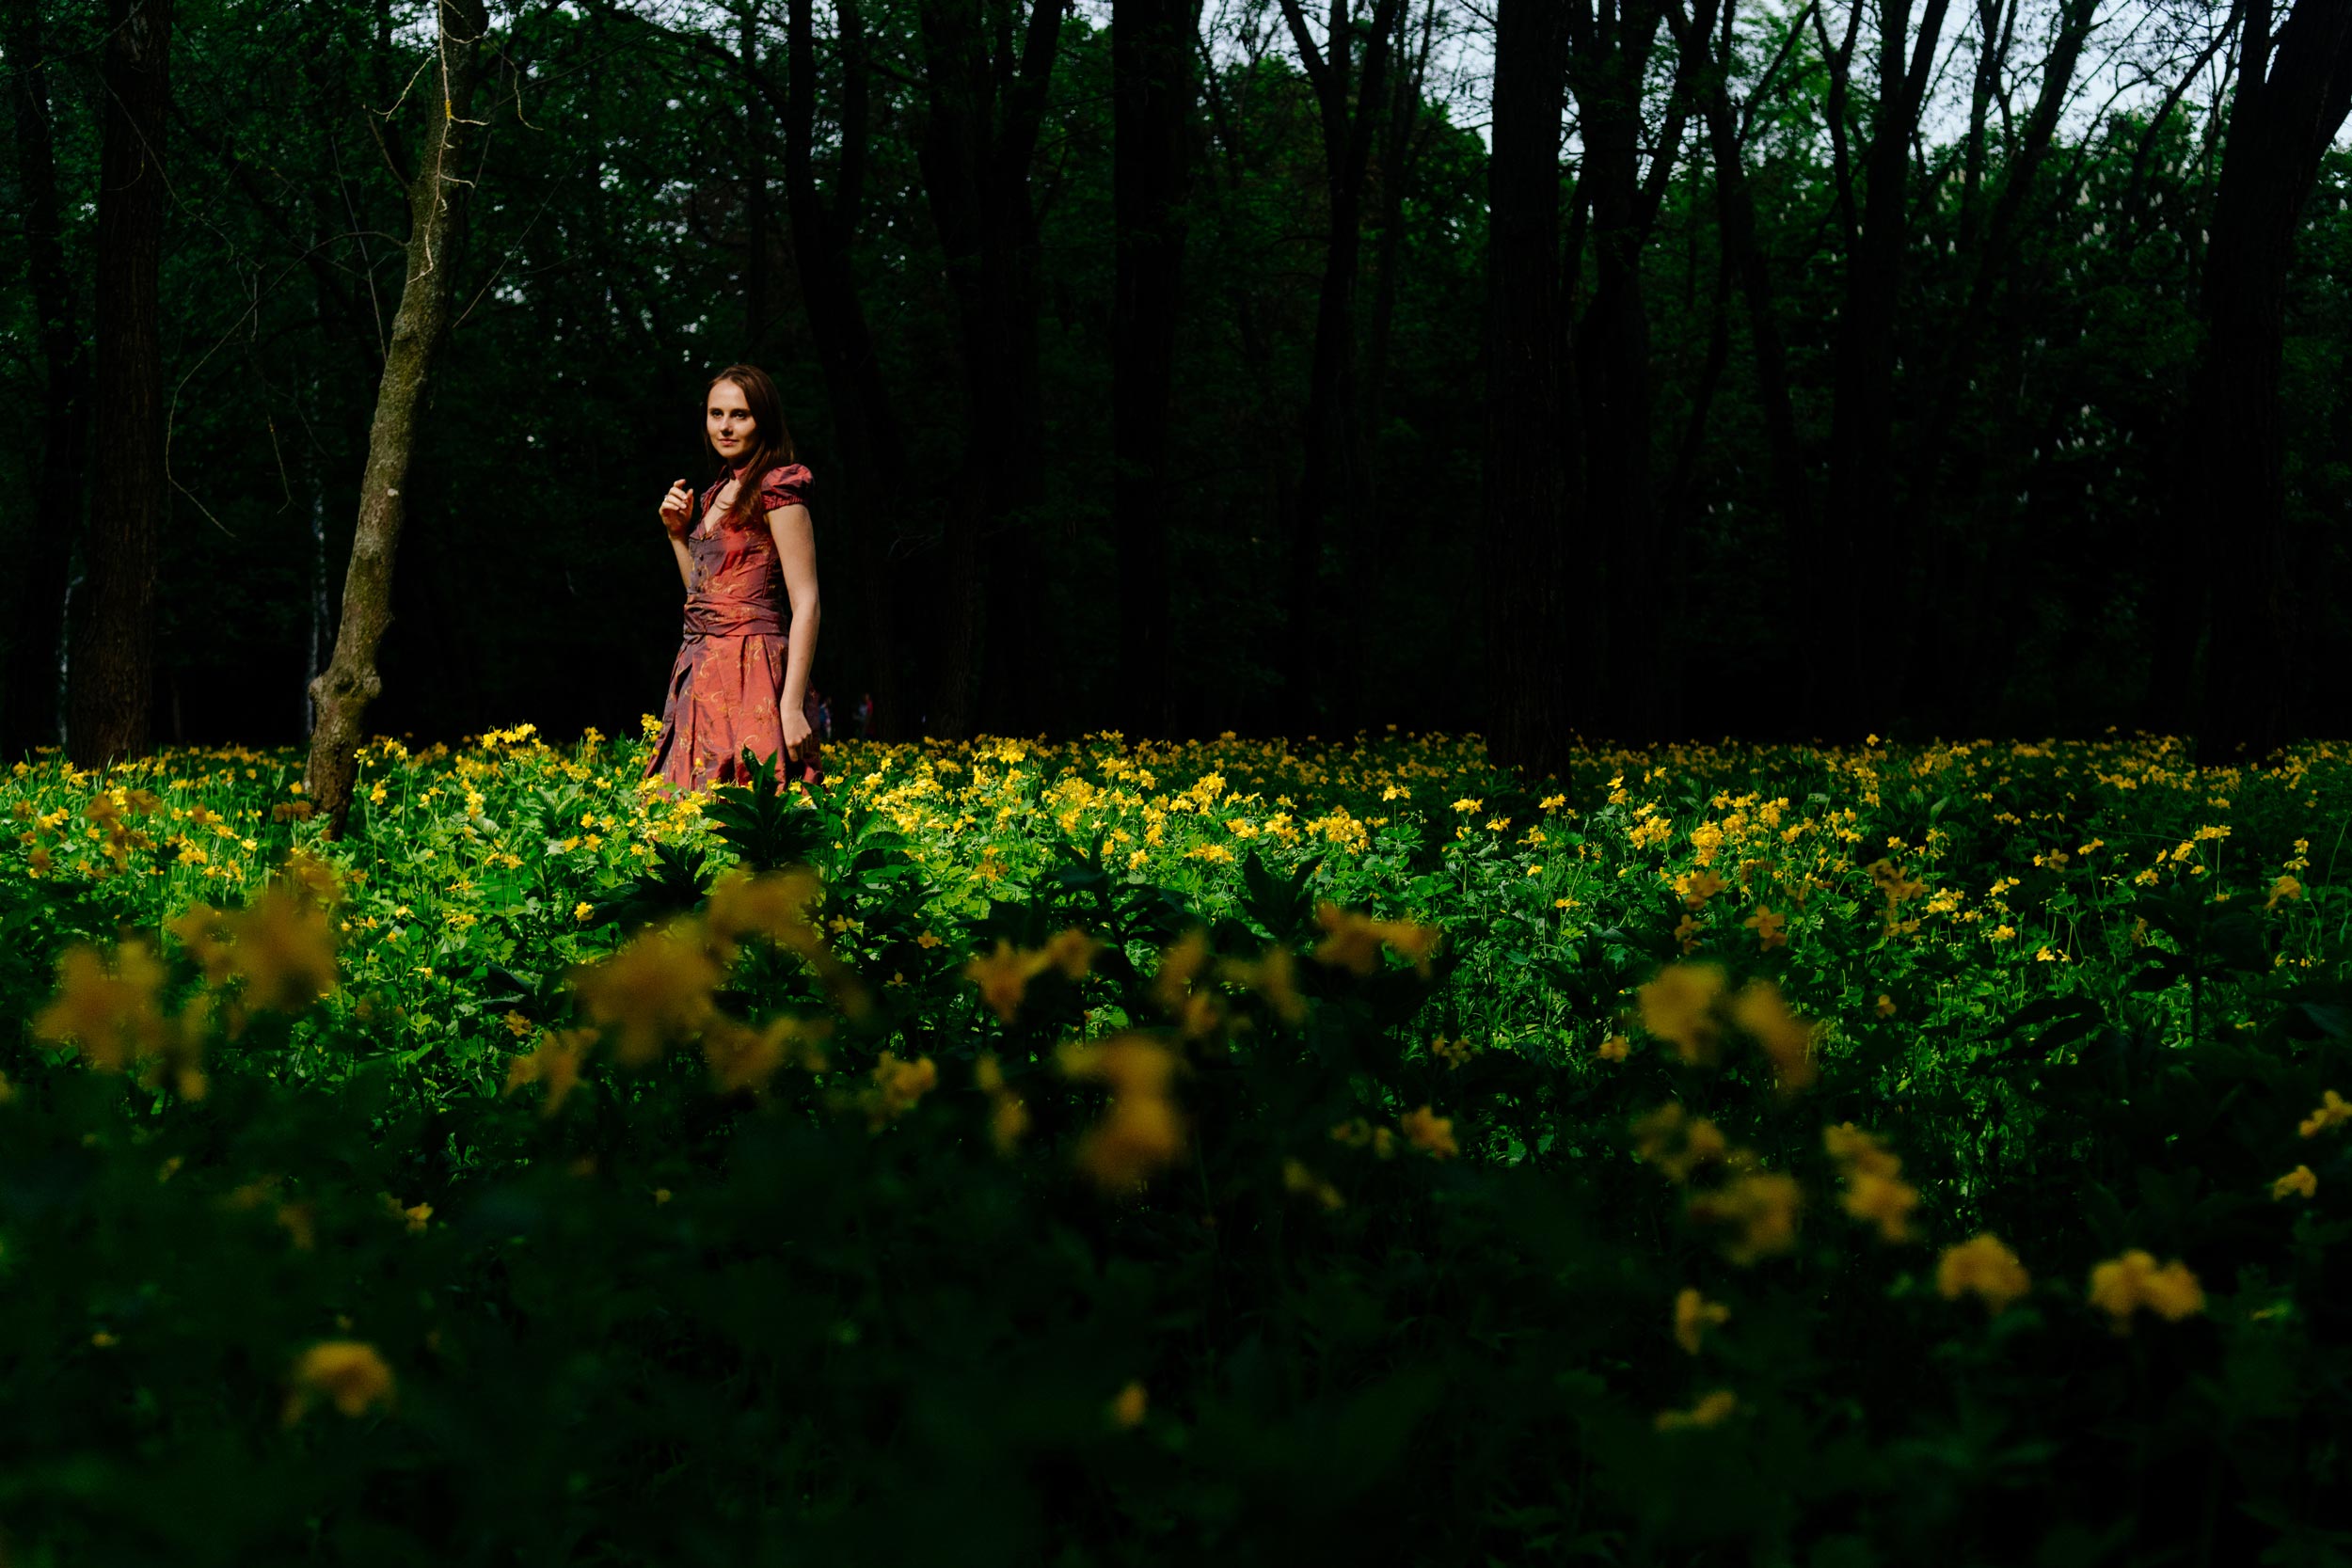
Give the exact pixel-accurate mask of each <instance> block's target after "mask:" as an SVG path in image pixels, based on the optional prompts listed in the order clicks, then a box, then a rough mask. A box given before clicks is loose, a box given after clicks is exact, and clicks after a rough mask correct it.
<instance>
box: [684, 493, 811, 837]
mask: <svg viewBox="0 0 2352 1568" xmlns="http://www.w3.org/2000/svg"><path fill="white" fill-rule="evenodd" d="M726 480H727V476H726V475H725V474H721V475H720V476H719V478H718V479H716V480H714V481H712V482H711V484H710V488H708V489H707V490H705V491H704V492H703V493H702V498H701V502H700V504H699V506H697V508H696V512H697V515H700V516H701V518H702V521H701V523H700V524H699V525H698V526H697V527H696V528H695V529H694V531H692V532H691V533H690V534H688V535H687V538H686V548H687V552H688V554H689V555H690V556H691V558H692V562H693V582H692V584H691V586H690V587H689V588H688V589H687V591H686V626H685V633H684V640H683V641H682V642H681V643H680V644H679V647H678V652H677V662H676V663H675V664H673V665H672V666H671V667H670V694H669V699H668V701H667V702H666V703H664V704H663V705H662V709H661V732H660V735H659V736H656V737H655V739H654V745H653V755H652V756H650V757H648V758H647V759H646V762H645V771H644V777H646V778H649V779H651V778H659V779H661V780H662V781H664V782H665V783H666V784H668V785H669V786H670V788H671V789H672V790H673V791H679V790H689V789H695V790H700V789H708V788H709V787H710V786H711V785H712V784H739V783H741V782H743V779H744V777H745V775H744V770H743V766H742V762H741V756H742V752H743V748H744V747H746V746H748V747H750V748H751V749H752V752H753V754H754V755H755V756H761V757H775V758H777V766H776V776H777V777H778V779H780V780H788V779H803V780H806V781H807V782H809V783H811V784H814V783H816V782H817V781H818V779H819V778H821V777H822V776H823V768H822V765H821V763H819V762H818V760H817V759H816V758H815V757H814V756H811V757H810V758H809V760H807V761H806V762H803V763H794V762H792V761H791V760H790V759H789V758H787V757H785V756H783V751H784V721H783V719H782V717H781V714H780V713H779V710H778V705H779V703H780V702H781V700H782V697H783V693H784V671H785V659H786V656H787V649H788V648H789V646H790V643H789V641H788V634H789V631H790V623H791V613H792V611H791V604H790V600H789V599H788V598H787V596H786V594H785V588H784V574H783V571H782V569H781V568H780V566H779V565H778V563H777V561H776V542H775V538H774V536H773V535H772V534H771V533H770V531H769V529H768V514H769V513H770V512H771V511H772V510H773V509H775V508H776V507H779V506H791V505H794V504H796V503H804V502H805V500H806V493H807V491H808V488H809V485H810V483H811V477H810V474H809V471H808V469H807V468H805V467H803V466H802V465H800V464H798V463H795V464H792V465H790V466H789V467H781V468H771V469H769V470H768V472H767V474H766V475H765V476H764V477H763V478H762V479H761V480H760V483H759V509H758V513H757V515H756V520H755V521H754V522H753V524H752V525H751V526H750V527H748V528H739V529H734V528H726V527H724V526H723V525H722V524H721V522H720V520H719V516H718V515H717V514H715V513H714V512H713V511H712V510H711V502H712V500H713V499H714V498H716V497H717V495H718V493H719V490H720V488H721V487H722V486H723V485H724V484H725V483H726ZM801 711H802V713H803V716H805V717H806V718H807V720H808V722H809V744H808V746H807V747H806V748H804V749H809V750H813V748H814V743H815V740H816V738H817V736H816V729H817V699H816V695H815V693H814V692H809V693H804V694H803V704H802V708H801Z"/></svg>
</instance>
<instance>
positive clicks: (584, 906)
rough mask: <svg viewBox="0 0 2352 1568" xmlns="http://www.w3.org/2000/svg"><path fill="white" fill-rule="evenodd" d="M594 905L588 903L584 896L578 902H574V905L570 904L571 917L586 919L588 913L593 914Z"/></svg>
mask: <svg viewBox="0 0 2352 1568" xmlns="http://www.w3.org/2000/svg"><path fill="white" fill-rule="evenodd" d="M594 913H596V905H594V904H591V903H590V902H588V900H587V899H585V898H583V899H581V900H580V902H579V903H577V904H574V905H573V906H572V918H573V919H574V920H586V919H587V918H588V917H589V916H590V915H592V914H594Z"/></svg>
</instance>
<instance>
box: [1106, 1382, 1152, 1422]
mask: <svg viewBox="0 0 2352 1568" xmlns="http://www.w3.org/2000/svg"><path fill="white" fill-rule="evenodd" d="M1150 1406H1151V1400H1150V1397H1149V1396H1147V1395H1146V1394H1145V1393H1144V1391H1143V1385H1142V1384H1140V1383H1130V1384H1128V1385H1127V1386H1126V1387H1124V1388H1121V1389H1120V1391H1119V1392H1118V1393H1117V1394H1116V1395H1114V1396H1113V1397H1112V1399H1111V1402H1110V1418H1111V1425H1113V1426H1115V1427H1119V1428H1120V1429H1121V1430H1124V1429H1126V1428H1129V1427H1135V1426H1140V1425H1141V1424H1142V1423H1143V1415H1144V1412H1145V1411H1146V1410H1147V1409H1149V1408H1150Z"/></svg>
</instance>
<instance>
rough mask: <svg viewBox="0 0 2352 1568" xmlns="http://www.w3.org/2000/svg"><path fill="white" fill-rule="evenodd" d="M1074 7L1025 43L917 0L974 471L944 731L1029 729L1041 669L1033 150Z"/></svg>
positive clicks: (927, 146)
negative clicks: (990, 725) (1036, 598)
mask: <svg viewBox="0 0 2352 1568" xmlns="http://www.w3.org/2000/svg"><path fill="white" fill-rule="evenodd" d="M1067 5H1068V0H1032V4H1031V7H1030V9H1029V13H1028V18H1027V23H1026V25H1025V28H1024V29H1023V30H1022V32H1021V34H1020V37H1019V39H1018V41H1017V42H1016V40H1015V38H1014V30H1013V28H1012V26H1011V24H1010V20H1011V19H1010V18H1009V17H1006V18H1003V19H1002V21H1003V25H1001V26H1000V27H998V28H996V29H994V32H995V36H994V37H993V39H992V38H991V37H990V29H989V28H988V27H987V26H986V25H985V24H984V18H983V16H982V8H981V5H980V3H979V0H922V7H921V24H922V42H923V56H924V63H925V68H926V75H927V78H928V87H929V104H928V111H929V112H928V113H927V115H926V116H925V120H924V125H923V131H922V135H921V142H920V145H919V147H918V149H917V152H916V159H917V162H918V164H919V165H920V166H921V169H922V176H923V189H924V193H925V195H926V196H927V198H929V201H930V210H931V221H932V224H933V226H934V227H935V228H936V229H937V230H938V231H939V240H940V248H941V249H942V251H944V252H945V254H946V262H947V285H948V292H949V293H950V295H951V296H952V297H953V300H954V303H955V315H956V326H957V336H958V339H959V341H960V346H961V350H962V359H963V367H962V368H963V391H964V398H963V402H964V459H963V469H964V482H963V484H962V487H961V496H960V498H959V499H958V500H957V501H956V502H955V504H953V505H952V506H951V507H950V508H949V510H948V513H947V519H946V551H945V555H946V560H945V562H944V565H945V571H946V578H945V582H946V594H945V604H944V606H943V613H942V615H941V618H940V626H939V657H938V660H937V668H936V669H935V670H934V671H933V676H934V679H935V681H936V686H935V689H934V691H933V694H932V705H931V728H932V730H933V731H934V732H935V733H937V734H940V735H947V736H965V735H969V734H971V733H972V731H973V729H974V727H975V721H976V720H977V719H978V718H979V717H980V715H981V714H982V712H983V708H985V710H986V716H987V718H988V719H989V721H992V722H998V723H1002V724H1003V725H1005V726H1006V727H1008V728H1009V729H1013V730H1016V731H1018V730H1025V729H1026V728H1028V726H1029V721H1031V719H1032V718H1033V717H1034V715H1035V713H1036V706H1035V705H1036V700H1037V693H1038V692H1039V689H1040V683H1041V680H1042V679H1043V675H1044V672H1043V671H1042V670H1041V668H1040V667H1039V666H1040V663H1041V660H1040V658H1039V657H1038V653H1037V650H1038V647H1039V641H1038V626H1039V619H1038V617H1037V615H1036V614H1035V613H1034V609H1033V606H1031V605H1029V604H1025V603H1017V602H1016V601H1017V599H1019V600H1026V599H1028V598H1030V596H1031V595H1032V594H1034V591H1035V586H1036V577H1037V573H1036V571H1035V567H1034V559H1033V558H1034V553H1035V547H1034V545H1033V543H1032V540H1031V528H1032V525H1033V521H1034V516H1033V515H1034V512H1035V509H1036V507H1037V505H1038V503H1039V502H1040V501H1041V500H1042V499H1044V494H1045V415H1044V406H1043V401H1042V392H1041V380H1040V368H1039V363H1038V303H1039V278H1038V271H1039V250H1038V228H1037V209H1036V206H1035V204H1034V202H1033V201H1032V200H1031V197H1030V191H1029V162H1030V158H1031V156H1032V155H1033V154H1034V153H1035V151H1036V150H1037V136H1038V127H1039V123H1040V120H1041V118H1042V116H1043V113H1044V108H1045V95H1046V90H1047V87H1049V85H1050V84H1051V82H1052V79H1053V71H1054V61H1055V56H1056V55H1057V52H1058V50H1059V44H1060V36H1061V23H1062V16H1063V13H1064V10H1065V8H1066V6H1067ZM983 543H985V544H986V545H987V546H988V547H987V549H986V550H985V551H983V548H982V546H983ZM991 601H993V605H994V609H995V612H994V613H991V612H990V606H991ZM983 635H985V637H986V639H987V642H986V647H985V650H983V645H982V637H983ZM983 657H985V659H986V661H987V666H988V667H987V668H985V669H984V668H983V662H982V661H983ZM984 678H985V683H986V684H985V687H984V686H983V679H984Z"/></svg>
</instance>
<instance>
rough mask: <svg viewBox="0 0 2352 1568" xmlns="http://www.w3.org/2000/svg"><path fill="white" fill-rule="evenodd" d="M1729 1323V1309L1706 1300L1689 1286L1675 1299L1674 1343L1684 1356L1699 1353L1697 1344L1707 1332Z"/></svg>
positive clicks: (1721, 1304) (1718, 1302)
mask: <svg viewBox="0 0 2352 1568" xmlns="http://www.w3.org/2000/svg"><path fill="white" fill-rule="evenodd" d="M1730 1321H1731V1308H1730V1307H1725V1306H1724V1304H1723V1303H1722V1302H1720V1301H1709V1300H1708V1299H1707V1298H1706V1297H1705V1296H1703V1295H1701V1294H1699V1293H1698V1291H1696V1290H1693V1289H1692V1288H1691V1287H1689V1286H1685V1287H1683V1290H1682V1293H1681V1294H1679V1295H1677V1296H1676V1297H1675V1343H1676V1344H1677V1345H1680V1346H1681V1347H1682V1350H1683V1354H1686V1355H1696V1354H1698V1353H1699V1342H1700V1339H1701V1338H1702V1337H1703V1336H1704V1335H1705V1334H1706V1332H1707V1330H1708V1329H1709V1328H1715V1327H1720V1326H1721V1325H1723V1324H1724V1323H1729V1322H1730Z"/></svg>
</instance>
